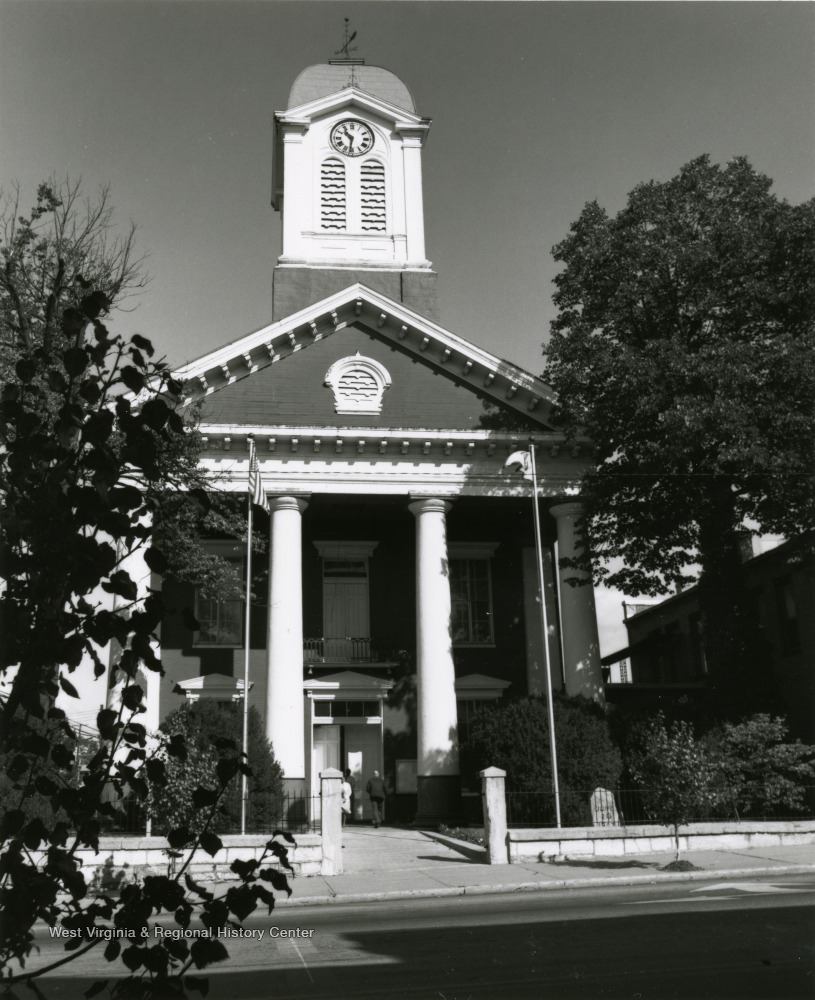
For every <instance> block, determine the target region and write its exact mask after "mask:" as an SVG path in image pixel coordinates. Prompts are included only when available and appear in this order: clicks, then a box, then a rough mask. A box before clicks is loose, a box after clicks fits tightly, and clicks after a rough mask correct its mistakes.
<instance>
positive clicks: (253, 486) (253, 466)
mask: <svg viewBox="0 0 815 1000" xmlns="http://www.w3.org/2000/svg"><path fill="white" fill-rule="evenodd" d="M249 497H250V499H251V501H252V503H253V504H256V505H257V506H258V507H262V508H263V509H264V510H265V511H267V512H268V510H269V501H268V500H267V499H266V490H264V488H263V483H262V482H261V481H260V469H259V468H258V457H257V454H256V453H255V442H254V440H253V439H252V438H250V439H249Z"/></svg>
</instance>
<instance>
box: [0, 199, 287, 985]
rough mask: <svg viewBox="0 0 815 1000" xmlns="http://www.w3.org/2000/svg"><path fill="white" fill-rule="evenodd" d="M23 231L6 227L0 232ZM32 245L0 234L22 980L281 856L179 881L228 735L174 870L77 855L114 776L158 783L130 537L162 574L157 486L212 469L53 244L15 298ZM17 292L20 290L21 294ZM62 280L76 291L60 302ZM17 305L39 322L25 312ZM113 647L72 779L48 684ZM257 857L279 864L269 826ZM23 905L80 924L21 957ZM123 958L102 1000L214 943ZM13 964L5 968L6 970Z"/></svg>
mask: <svg viewBox="0 0 815 1000" xmlns="http://www.w3.org/2000/svg"><path fill="white" fill-rule="evenodd" d="M35 216H36V210H35V212H34V213H32V218H33V217H35ZM21 225H22V223H21ZM6 232H7V233H8V230H6ZM15 234H16V235H15ZM19 235H20V234H19V231H18V230H14V229H13V230H12V236H13V237H14V239H15V240H17V237H18V236H19ZM41 252H42V253H43V254H44V255H45V256H47V252H46V250H42V248H41V247H40V245H39V244H38V243H37V242H36V240H35V239H33V238H32V239H20V240H18V241H17V242H16V243H14V245H13V246H10V245H9V244H8V243H7V242H3V243H2V244H0V256H2V258H3V260H4V262H5V270H4V278H3V281H4V284H3V286H2V287H3V297H2V302H1V303H0V317H2V322H3V323H4V324H5V326H4V329H6V330H9V329H11V330H12V331H13V332H14V335H15V337H16V338H17V339H16V340H15V342H14V350H13V352H12V364H11V367H10V369H9V374H8V376H7V378H6V379H5V382H4V385H3V388H2V392H1V393H0V442H2V448H0V497H2V505H3V509H2V520H0V557H2V572H3V578H4V586H3V588H2V592H1V593H0V615H1V616H2V620H1V621H0V634H1V635H2V649H1V650H0V672H2V673H3V675H4V676H5V677H9V678H11V681H10V689H9V693H8V697H7V698H6V700H5V704H4V705H3V707H2V727H0V757H1V758H2V759H3V760H4V762H5V776H6V778H7V779H8V782H9V785H10V787H7V789H6V793H7V798H6V799H5V801H4V807H5V808H4V811H3V815H2V818H0V907H2V910H3V913H4V919H3V921H2V924H1V925H0V967H2V969H3V974H2V975H3V978H4V982H5V984H6V985H8V984H12V983H14V982H17V981H26V982H30V983H34V982H35V981H36V979H37V977H39V976H41V975H42V974H43V973H44V972H45V971H47V969H48V968H53V967H55V966H56V965H62V964H64V962H66V961H70V960H71V959H72V958H73V957H76V956H78V955H81V954H84V953H85V952H86V951H88V950H90V949H91V948H93V947H95V946H96V945H97V944H98V943H99V941H100V940H102V938H100V937H94V936H93V929H94V928H95V927H98V926H100V923H99V922H100V921H112V922H113V924H114V926H115V927H116V928H118V929H120V930H121V931H125V932H132V933H133V934H134V935H135V936H136V937H137V938H140V937H141V934H142V931H143V930H145V929H146V928H147V926H148V924H147V921H148V919H149V918H150V916H151V915H152V914H153V913H158V912H160V910H161V909H162V908H164V909H168V910H172V911H173V912H174V913H175V914H176V919H177V920H178V921H179V922H180V923H181V924H182V925H186V924H187V923H188V922H189V919H190V916H191V914H192V912H193V910H194V909H195V908H196V907H199V908H200V909H201V910H202V911H203V917H202V919H204V921H205V922H206V923H207V924H208V926H210V927H212V928H217V927H223V926H225V925H226V923H227V922H229V921H232V920H233V919H235V918H237V919H243V917H245V916H246V915H247V914H248V913H250V912H252V910H254V909H255V907H256V906H257V904H258V903H259V902H260V903H263V904H266V905H268V906H269V907H270V908H271V906H272V905H273V901H274V900H273V896H272V893H271V890H270V889H269V888H268V887H267V886H266V885H264V884H263V883H264V882H266V883H271V885H272V887H277V888H281V887H282V888H287V886H286V885H285V879H283V880H282V883H281V881H280V880H281V878H282V876H280V875H279V873H278V872H277V871H276V870H274V869H271V868H266V869H264V868H262V867H260V866H259V865H258V864H257V863H254V862H252V863H247V864H242V863H240V862H235V866H237V867H233V870H234V871H235V873H236V874H237V875H238V876H239V878H240V880H241V885H240V886H239V887H238V888H233V889H230V890H229V892H228V893H227V895H226V898H225V899H224V900H216V899H213V898H212V894H211V893H208V892H205V891H204V890H201V889H199V888H198V887H197V886H195V884H194V883H193V882H192V881H191V880H190V879H189V878H188V877H186V871H187V868H188V865H189V863H190V860H191V858H192V851H193V850H194V849H195V848H197V847H199V846H201V847H203V849H205V850H207V851H209V852H210V853H214V852H216V851H217V850H218V849H219V847H220V841H219V839H218V837H217V835H216V834H214V833H213V832H212V830H211V829H210V826H211V823H212V821H213V819H214V817H215V815H216V812H217V810H218V808H219V806H220V803H221V800H222V798H223V796H224V795H225V794H226V793H227V789H228V786H229V784H230V782H231V781H232V779H233V778H234V777H235V775H236V774H237V773H238V772H240V771H243V770H245V769H247V764H246V763H245V761H244V760H243V759H242V758H241V757H240V755H239V754H236V753H235V751H234V748H233V749H232V750H231V751H230V752H228V753H227V754H226V755H225V756H222V758H221V759H219V760H218V762H217V764H216V779H217V782H216V785H215V787H207V788H202V789H200V795H199V808H200V809H201V810H202V811H203V815H204V822H203V824H202V828H201V830H200V832H199V833H198V834H197V835H196V834H193V833H192V832H191V831H190V830H189V829H186V828H183V827H178V828H174V829H173V830H171V831H170V833H169V835H168V843H169V847H170V850H171V851H172V852H174V854H175V856H176V858H177V859H179V865H178V870H177V872H176V874H175V875H174V876H173V877H172V878H170V877H169V876H168V877H156V878H151V879H145V880H144V882H143V883H136V884H134V885H131V886H128V887H127V890H126V891H125V892H122V894H121V896H120V897H119V898H118V899H112V898H109V897H105V896H89V895H88V887H87V884H86V882H85V878H84V876H83V874H82V872H81V870H80V865H79V863H78V861H77V860H76V858H77V851H78V850H79V849H80V848H82V847H91V848H94V849H98V843H99V835H100V830H101V824H102V821H103V820H105V819H106V818H108V817H115V815H116V813H117V806H116V803H115V802H114V801H110V796H109V794H108V792H109V790H110V789H112V790H113V791H114V793H115V796H117V797H118V798H122V797H123V796H124V795H125V794H126V793H127V794H130V795H133V796H135V797H136V798H137V799H138V800H140V801H145V800H146V799H147V797H148V795H149V793H150V788H151V786H161V785H163V784H165V783H166V781H167V769H166V766H165V764H164V762H163V761H162V760H161V759H159V758H158V757H157V756H156V754H155V753H153V752H152V751H151V750H150V748H149V745H148V734H147V733H146V731H145V727H144V726H143V725H142V724H141V723H140V722H139V721H138V719H139V715H140V713H141V712H143V710H144V709H143V699H144V689H143V680H142V675H143V672H144V671H160V670H161V664H160V662H159V660H158V658H157V656H156V653H155V650H154V642H155V641H156V628H157V626H158V624H159V622H160V620H161V619H162V617H163V616H164V615H165V613H166V611H167V609H166V608H165V607H164V604H163V602H162V599H161V595H160V594H158V593H153V592H151V593H148V594H147V596H146V597H143V596H142V595H140V594H139V593H138V591H137V587H136V581H135V580H134V579H133V578H132V576H131V575H130V572H129V571H128V558H129V557H130V556H131V555H132V554H133V553H135V552H139V551H141V552H142V553H143V557H144V559H145V561H146V562H147V564H148V566H149V567H151V568H152V569H154V570H156V571H159V572H163V571H165V570H168V569H169V570H172V568H173V564H172V552H169V551H164V550H163V549H162V548H160V547H159V546H157V545H156V544H155V539H154V537H153V529H152V525H151V519H152V518H154V517H155V516H156V515H157V514H160V513H161V512H162V511H164V510H166V509H167V507H166V501H167V500H168V498H169V499H171V500H172V501H173V502H177V503H182V502H183V503H187V504H193V505H195V507H196V509H198V510H200V511H205V510H206V508H207V505H208V502H209V500H208V494H207V491H206V489H205V486H207V485H208V484H207V483H206V481H204V480H202V479H201V478H197V479H196V478H194V476H197V475H199V474H198V473H197V470H195V469H194V462H193V460H192V459H193V454H194V438H193V436H192V433H191V430H190V428H189V427H188V425H187V423H186V422H185V419H184V417H183V416H182V414H181V413H180V412H179V409H178V394H179V392H180V389H181V387H180V386H179V385H178V384H177V383H176V382H175V381H174V380H173V378H172V375H171V372H170V371H169V369H168V367H167V366H166V364H164V363H163V362H161V361H155V360H153V348H152V345H151V344H150V342H149V341H148V340H147V339H146V338H144V337H141V336H138V335H136V336H134V337H132V338H130V339H129V340H125V339H124V338H122V337H120V336H117V335H115V334H113V333H111V331H110V330H109V329H108V326H107V325H106V322H105V315H106V313H107V311H108V309H109V308H110V306H111V299H110V297H109V296H108V294H106V293H105V292H103V291H100V290H99V289H94V288H91V287H87V279H86V278H85V276H84V275H83V274H81V273H71V271H70V267H69V260H70V258H69V256H68V255H67V253H62V252H61V253H60V255H58V256H57V257H56V258H54V259H55V270H53V271H50V270H48V271H42V272H41V274H42V283H41V286H40V291H39V292H38V294H39V295H40V305H41V310H38V309H33V311H32V312H29V313H25V312H24V311H21V310H20V308H19V307H18V304H17V301H16V299H15V296H14V294H12V292H11V291H9V282H10V281H12V280H13V281H17V280H18V279H19V275H20V274H21V273H32V272H31V271H26V267H28V264H26V262H25V260H24V259H23V258H24V257H25V255H26V254H28V255H29V256H30V258H31V260H29V264H30V265H31V267H32V268H35V267H36V260H35V258H36V257H37V256H38V255H39V254H40V253H41ZM82 259H83V260H87V259H88V258H82ZM27 287H28V286H27V285H20V286H19V287H18V288H17V298H19V299H20V300H22V294H21V290H22V289H25V288H27ZM64 288H71V289H76V288H79V289H81V293H77V295H76V296H75V297H73V298H71V297H66V295H63V294H62V290H63V289H64ZM31 294H32V296H34V292H32V293H31ZM10 303H11V304H10ZM9 315H11V319H9ZM25 316H29V317H35V318H36V319H37V321H36V322H34V321H33V320H32V322H31V323H29V324H28V326H26V323H25V322H23V317H25ZM15 317H16V318H15ZM15 323H16V324H17V327H18V328H17V329H15V327H14V324H15ZM182 459H183V460H182ZM109 643H112V644H115V645H116V646H117V647H118V649H119V651H120V655H119V656H118V660H117V664H116V673H117V676H118V678H119V680H120V700H119V701H118V703H117V704H116V706H115V707H111V708H106V709H104V710H102V711H101V712H100V713H99V715H98V718H97V728H98V731H99V737H100V746H99V749H98V750H97V752H95V753H94V754H93V756H92V757H91V758H90V760H88V762H87V764H86V766H85V771H84V774H83V776H82V778H81V781H77V780H76V773H75V765H76V749H77V734H76V733H75V732H74V730H73V728H72V727H71V725H70V723H69V722H68V720H67V718H66V715H65V713H64V712H63V711H62V710H60V709H58V708H56V707H55V704H54V701H55V698H56V695H57V693H58V691H59V690H60V689H61V690H63V691H64V692H65V693H66V694H68V695H69V696H72V697H76V696H77V691H76V689H75V687H74V685H73V684H72V682H71V680H70V674H71V673H72V672H73V671H74V670H76V668H77V667H78V666H79V664H80V663H81V662H82V661H83V658H88V659H89V660H90V661H91V662H92V663H93V664H94V670H95V673H96V675H97V677H101V676H103V675H104V674H105V672H106V665H105V664H104V663H103V662H102V659H101V656H100V652H99V650H100V649H104V648H105V647H106V646H107V645H108V644H109ZM224 749H225V750H227V751H229V747H228V746H225V747H224ZM167 752H168V754H169V755H170V757H173V758H177V759H181V758H183V757H184V756H185V754H186V746H185V743H184V740H183V738H182V737H180V736H177V737H174V738H172V739H171V740H170V742H169V744H168V747H167ZM44 802H47V804H48V806H49V807H50V810H51V813H50V815H49V814H48V813H47V812H45V811H44V810H43V808H42V806H43V803H44ZM63 815H64V817H65V818H64V819H63V818H62V816H63ZM185 850H186V851H188V852H189V853H187V854H186V856H185V855H184V853H183V852H184V851H185ZM267 853H268V854H270V855H271V856H277V857H278V858H279V860H280V863H281V864H284V865H285V864H287V863H288V862H287V860H286V852H285V848H283V847H281V846H280V845H279V844H278V843H277V842H276V841H275V839H274V838H273V840H272V841H270V843H269V846H268V852H267ZM37 920H44V921H45V922H46V923H48V924H49V925H50V926H54V925H56V924H60V925H61V926H62V927H64V928H66V929H68V930H74V931H81V932H82V933H83V935H84V937H83V939H82V941H81V944H80V945H79V946H78V947H75V948H74V950H70V953H69V954H68V955H66V956H65V957H64V958H63V959H61V960H59V961H58V962H56V963H50V965H46V966H41V967H39V968H37V969H35V970H26V968H25V963H26V959H27V958H28V957H29V955H30V953H31V951H32V949H33V948H34V935H33V926H34V924H35V922H36V921H37ZM71 945H72V942H70V941H69V945H68V947H69V948H70V947H71ZM119 955H120V948H119V947H118V946H116V947H111V948H107V949H106V950H105V956H106V958H107V959H108V960H109V961H114V960H115V959H116V958H118V957H119ZM121 957H122V960H123V961H124V962H125V964H126V966H127V969H128V970H130V973H131V975H130V976H129V977H127V979H125V980H119V981H117V983H116V985H115V986H114V987H113V995H114V996H124V995H125V994H126V995H127V996H130V997H137V996H138V997H163V996H167V995H174V996H184V995H185V990H186V989H201V982H200V981H199V980H197V979H196V978H195V977H190V976H188V973H189V970H190V969H192V968H203V967H204V966H206V965H208V964H210V963H211V962H213V961H219V960H221V959H222V958H224V957H226V951H225V949H224V948H223V947H222V946H221V945H220V944H219V942H217V941H210V942H207V941H204V942H203V943H200V942H195V943H194V944H193V945H192V946H191V947H190V946H188V945H187V943H186V942H183V941H180V942H177V943H170V944H169V945H168V944H165V943H163V942H158V943H156V944H155V945H154V946H151V947H146V946H145V947H138V946H136V945H134V946H133V947H132V948H127V949H126V950H125V951H124V952H121ZM12 961H13V962H16V963H17V964H18V968H19V969H20V971H17V972H16V973H13V972H12V970H11V966H10V963H11V962H12ZM100 988H101V987H100ZM97 992H98V990H97Z"/></svg>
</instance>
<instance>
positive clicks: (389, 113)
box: [274, 87, 430, 132]
mask: <svg viewBox="0 0 815 1000" xmlns="http://www.w3.org/2000/svg"><path fill="white" fill-rule="evenodd" d="M348 105H355V106H356V107H360V108H365V110H366V111H369V112H372V113H373V114H378V115H380V116H381V117H382V118H384V119H386V120H387V121H391V122H393V126H394V128H395V129H397V130H401V129H417V130H419V131H421V132H427V131H428V130H429V129H430V120H429V119H428V118H422V117H421V116H420V115H417V114H415V113H414V112H411V111H408V110H407V108H400V107H399V106H398V105H396V104H391V103H390V102H389V101H385V100H383V99H382V98H381V97H374V96H373V95H372V94H368V93H366V92H365V91H364V90H357V88H356V87H346V88H345V90H339V91H337V92H336V93H335V94H327V95H326V96H325V97H318V98H316V99H315V100H313V101H309V102H308V103H307V104H301V105H299V106H298V107H296V108H288V109H287V110H286V111H275V113H274V116H275V120H276V121H277V122H279V123H280V124H281V125H302V124H311V122H312V120H313V119H314V118H317V117H322V116H323V115H326V114H328V113H330V112H332V111H338V110H339V109H340V108H345V107H347V106H348Z"/></svg>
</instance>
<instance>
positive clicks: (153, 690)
mask: <svg viewBox="0 0 815 1000" xmlns="http://www.w3.org/2000/svg"><path fill="white" fill-rule="evenodd" d="M152 520H153V516H152V514H145V515H144V516H143V517H142V518H141V519H140V522H139V523H140V524H142V525H150V526H152ZM149 544H150V542H147V543H145V544H144V545H140V546H138V547H137V548H134V549H133V551H131V552H128V553H126V554H125V553H124V552H123V551H122V548H121V546H120V547H119V549H118V551H119V554H120V559H121V562H120V564H119V567H118V568H119V569H121V570H123V571H124V572H125V573H127V574H128V576H129V577H130V579H131V580H132V581H133V582H134V583H135V585H136V600H137V602H138V603H137V604H136V605H134V606H133V607H132V609H131V610H130V612H129V613H128V617H129V614H132V613H133V612H134V611H138V610H139V609H140V608H141V606H142V604H141V602H142V601H144V600H145V598H146V597H147V596H148V594H149V592H150V588H151V586H152V576H153V575H152V572H151V570H150V567H149V566H148V565H147V563H146V562H145V559H144V550H145V548H146V547H147V546H148V545H149ZM127 603H129V602H128V601H127V600H126V599H125V598H122V597H114V598H113V601H112V602H111V610H112V611H116V610H117V609H119V608H122V606H123V605H125V604H127ZM151 646H152V648H153V652H154V653H155V654H156V655H157V656H158V657H159V658H160V657H161V646H160V644H159V643H157V642H156V641H152V642H151ZM120 655H121V646H120V645H119V643H118V642H115V641H112V642H111V643H110V644H109V645H108V647H107V660H108V689H107V696H106V700H105V706H106V708H112V709H114V710H115V711H117V712H118V710H119V708H120V707H121V699H122V691H123V689H124V687H125V686H126V685H127V684H129V683H131V681H130V679H129V678H127V677H125V676H124V674H119V675H118V676H116V677H115V679H114V683H112V684H111V680H112V678H111V676H110V671H111V670H113V669H114V664H115V663H117V662H118V660H119V656H120ZM83 667H84V664H83ZM135 682H136V683H137V684H139V685H140V686H141V687H142V689H143V691H144V698H143V700H142V705H143V707H144V712H143V713H142V714H141V715H139V717H138V718H137V719H136V720H135V721H137V722H139V723H141V725H143V726H145V728H146V729H147V731H148V732H151V733H154V732H156V730H157V729H158V727H159V723H160V722H161V718H160V715H161V712H160V705H159V695H160V685H161V675H160V674H159V673H158V672H157V671H155V670H148V669H147V667H145V666H144V665H143V664H142V666H140V667H139V671H138V675H137V677H136V678H135Z"/></svg>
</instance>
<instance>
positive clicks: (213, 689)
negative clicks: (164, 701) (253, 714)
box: [175, 674, 254, 702]
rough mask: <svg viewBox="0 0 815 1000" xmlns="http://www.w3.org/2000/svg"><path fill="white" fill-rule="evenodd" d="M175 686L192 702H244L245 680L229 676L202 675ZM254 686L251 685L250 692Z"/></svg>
mask: <svg viewBox="0 0 815 1000" xmlns="http://www.w3.org/2000/svg"><path fill="white" fill-rule="evenodd" d="M175 686H176V688H180V689H181V692H182V693H183V694H184V695H185V696H186V698H187V701H190V702H196V701H243V691H244V682H243V680H242V679H241V678H239V677H230V676H229V675H228V674H201V675H200V676H199V677H191V678H190V679H189V680H186V681H179V682H178V683H177V684H176V685H175ZM253 686H254V685H253V684H250V685H249V690H250V691H251V690H252V688H253Z"/></svg>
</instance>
